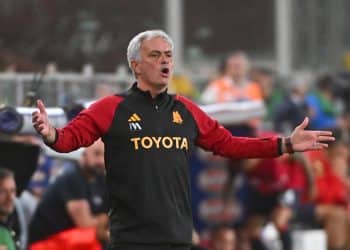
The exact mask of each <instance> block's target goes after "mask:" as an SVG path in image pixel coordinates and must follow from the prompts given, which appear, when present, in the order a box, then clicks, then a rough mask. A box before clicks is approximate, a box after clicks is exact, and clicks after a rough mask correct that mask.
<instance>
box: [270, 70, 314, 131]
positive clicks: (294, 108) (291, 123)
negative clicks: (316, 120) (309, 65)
mask: <svg viewBox="0 0 350 250" xmlns="http://www.w3.org/2000/svg"><path fill="white" fill-rule="evenodd" d="M309 81H310V77H308V75H306V74H299V75H295V76H293V77H292V79H290V80H289V83H288V89H289V91H288V92H287V93H286V95H285V97H284V98H283V101H281V103H280V104H279V105H278V107H276V109H275V112H274V114H273V115H272V119H273V123H274V127H275V129H276V130H277V131H278V132H280V133H284V134H287V133H289V132H290V131H292V129H293V128H294V127H295V126H297V125H298V124H299V123H300V122H301V121H302V120H303V119H304V117H305V116H308V115H309V109H308V107H307V105H306V103H305V95H306V93H307V91H308V85H309Z"/></svg>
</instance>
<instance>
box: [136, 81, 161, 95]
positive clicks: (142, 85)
mask: <svg viewBox="0 0 350 250" xmlns="http://www.w3.org/2000/svg"><path fill="white" fill-rule="evenodd" d="M137 87H138V88H139V89H141V90H142V91H149V92H150V93H151V96H152V97H153V98H154V97H156V96H157V95H159V94H160V93H163V92H164V91H165V90H166V88H167V85H158V86H154V85H151V84H149V83H146V82H144V81H140V80H138V82H137Z"/></svg>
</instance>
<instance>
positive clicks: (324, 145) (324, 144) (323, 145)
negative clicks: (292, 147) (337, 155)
mask: <svg viewBox="0 0 350 250" xmlns="http://www.w3.org/2000/svg"><path fill="white" fill-rule="evenodd" d="M313 148H314V149H323V148H328V144H327V143H320V142H318V143H315V145H314V146H313Z"/></svg>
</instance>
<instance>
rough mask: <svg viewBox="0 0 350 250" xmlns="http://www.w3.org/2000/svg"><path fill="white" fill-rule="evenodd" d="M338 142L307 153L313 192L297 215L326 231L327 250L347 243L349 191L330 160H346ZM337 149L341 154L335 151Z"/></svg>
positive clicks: (341, 246) (345, 154)
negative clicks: (326, 147)
mask: <svg viewBox="0 0 350 250" xmlns="http://www.w3.org/2000/svg"><path fill="white" fill-rule="evenodd" d="M342 147H343V146H341V143H332V144H330V146H329V148H328V149H327V150H322V151H313V152H307V153H306V156H307V157H308V159H309V161H310V163H311V166H312V169H313V172H314V178H315V185H316V193H315V196H314V199H313V200H306V202H304V204H302V206H301V207H300V208H299V216H300V218H301V219H302V220H303V221H304V222H306V221H307V222H308V224H309V225H310V224H311V225H316V226H317V225H321V226H323V228H324V229H325V231H326V234H327V239H328V246H329V249H343V248H344V247H345V246H346V244H349V242H348V239H349V235H348V233H349V231H348V230H349V228H350V227H349V215H348V211H347V207H348V190H347V186H346V183H345V182H344V180H343V179H342V178H341V177H340V176H339V174H340V173H339V172H338V173H337V172H335V171H334V166H333V165H332V163H335V162H337V163H339V161H338V159H339V158H338V157H341V161H343V160H344V158H345V159H346V157H347V156H348V153H347V152H346V151H345V152H344V151H343V149H342ZM339 150H341V151H342V152H344V155H341V154H337V155H335V154H334V153H335V152H338V153H339Z"/></svg>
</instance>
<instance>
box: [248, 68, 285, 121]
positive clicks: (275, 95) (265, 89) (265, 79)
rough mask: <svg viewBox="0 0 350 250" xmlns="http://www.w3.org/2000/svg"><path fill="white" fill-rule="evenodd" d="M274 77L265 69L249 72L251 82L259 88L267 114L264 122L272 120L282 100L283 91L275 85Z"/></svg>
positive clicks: (272, 73) (255, 69)
mask: <svg viewBox="0 0 350 250" xmlns="http://www.w3.org/2000/svg"><path fill="white" fill-rule="evenodd" d="M274 77H275V75H274V72H273V71H272V70H270V69H268V68H265V67H256V68H253V69H252V72H251V78H252V81H254V82H256V83H257V84H259V86H260V90H261V93H262V98H263V100H264V103H265V106H266V109H267V114H266V116H265V120H266V121H270V120H271V119H272V115H273V113H274V112H275V109H276V107H278V105H279V104H280V102H281V101H282V100H283V91H282V89H281V88H280V87H279V86H278V85H276V82H275V79H274Z"/></svg>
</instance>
